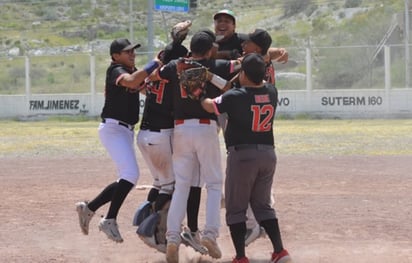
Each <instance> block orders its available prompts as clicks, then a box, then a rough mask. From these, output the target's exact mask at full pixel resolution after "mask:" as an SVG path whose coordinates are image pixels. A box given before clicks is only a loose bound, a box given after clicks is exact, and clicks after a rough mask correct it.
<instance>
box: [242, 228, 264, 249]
mask: <svg viewBox="0 0 412 263" xmlns="http://www.w3.org/2000/svg"><path fill="white" fill-rule="evenodd" d="M260 235H261V230H260V225H259V224H256V225H255V226H254V227H253V228H248V229H247V230H246V235H245V246H248V245H250V244H251V243H252V242H253V241H255V240H256V239H258V238H259V237H260Z"/></svg>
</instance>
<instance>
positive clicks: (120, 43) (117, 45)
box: [110, 38, 141, 55]
mask: <svg viewBox="0 0 412 263" xmlns="http://www.w3.org/2000/svg"><path fill="white" fill-rule="evenodd" d="M140 46H141V45H140V44H132V43H130V41H129V40H128V39H127V38H118V39H115V40H113V42H112V44H111V45H110V55H113V54H114V53H120V52H122V51H126V50H131V49H135V48H139V47H140Z"/></svg>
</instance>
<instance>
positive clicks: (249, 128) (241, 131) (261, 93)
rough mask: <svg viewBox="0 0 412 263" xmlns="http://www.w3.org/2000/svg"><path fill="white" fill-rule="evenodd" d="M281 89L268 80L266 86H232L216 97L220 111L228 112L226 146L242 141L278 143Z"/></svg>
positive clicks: (246, 142)
mask: <svg viewBox="0 0 412 263" xmlns="http://www.w3.org/2000/svg"><path fill="white" fill-rule="evenodd" d="M277 101H278V92H277V89H276V88H275V86H273V85H271V84H269V83H265V84H264V86H263V87H262V88H247V87H241V88H238V89H231V90H229V91H227V92H225V93H224V94H223V95H222V96H220V97H217V98H215V99H214V103H215V106H216V109H217V110H218V112H217V114H220V113H224V112H226V113H227V114H228V123H227V127H226V131H225V142H226V147H229V146H234V145H240V144H267V145H274V139H273V127H272V126H273V119H274V117H275V113H276V107H277Z"/></svg>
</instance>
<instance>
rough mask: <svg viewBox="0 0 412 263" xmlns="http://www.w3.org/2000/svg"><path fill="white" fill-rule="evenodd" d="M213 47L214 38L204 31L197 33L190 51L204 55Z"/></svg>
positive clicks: (191, 42)
mask: <svg viewBox="0 0 412 263" xmlns="http://www.w3.org/2000/svg"><path fill="white" fill-rule="evenodd" d="M212 46H213V39H212V37H211V36H210V35H209V34H208V33H206V32H204V31H198V32H196V33H195V34H194V35H193V36H192V39H191V40H190V50H191V51H192V52H193V53H196V54H200V55H204V54H205V53H206V52H207V51H209V50H210V49H211V48H212Z"/></svg>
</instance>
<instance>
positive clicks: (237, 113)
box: [202, 53, 291, 263]
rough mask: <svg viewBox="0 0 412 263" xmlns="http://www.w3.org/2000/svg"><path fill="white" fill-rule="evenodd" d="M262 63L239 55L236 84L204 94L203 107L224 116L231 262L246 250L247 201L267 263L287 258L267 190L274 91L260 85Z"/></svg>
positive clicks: (242, 258)
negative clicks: (267, 250)
mask: <svg viewBox="0 0 412 263" xmlns="http://www.w3.org/2000/svg"><path fill="white" fill-rule="evenodd" d="M264 75H265V61H264V59H263V57H262V56H261V55H259V54H256V53H252V54H248V55H246V56H245V57H244V59H243V61H242V69H241V71H240V74H239V81H240V85H241V87H240V88H238V89H231V90H229V91H227V92H226V93H224V94H223V95H222V96H219V97H217V98H215V99H209V98H206V99H204V100H203V101H202V106H203V107H204V108H205V110H207V111H208V112H214V113H216V114H217V115H218V114H220V113H223V112H226V113H227V114H228V124H227V129H226V131H225V144H226V148H227V152H228V155H227V167H226V181H225V194H226V199H225V205H226V223H227V225H228V226H229V229H230V234H231V238H232V241H233V244H234V247H235V250H236V257H235V258H234V259H233V261H232V262H233V263H236V262H241V263H248V262H249V260H248V258H247V257H246V254H245V238H244V237H245V234H246V220H247V217H246V210H247V209H248V205H249V203H250V205H251V207H252V210H253V213H254V215H255V218H256V219H257V221H258V222H259V224H260V226H262V227H263V228H264V229H265V231H266V233H267V235H268V236H269V238H270V240H271V242H272V245H273V253H272V257H271V261H270V262H272V263H286V262H291V259H290V256H289V254H288V252H287V250H286V249H284V248H283V244H282V239H281V235H280V230H279V224H278V220H277V217H276V213H275V210H274V209H273V208H272V206H271V189H272V184H273V177H274V173H275V169H276V154H275V151H274V138H273V120H274V117H275V113H276V107H277V102H278V93H277V90H276V88H275V87H274V86H273V85H271V84H269V83H264V82H263V79H264Z"/></svg>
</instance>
